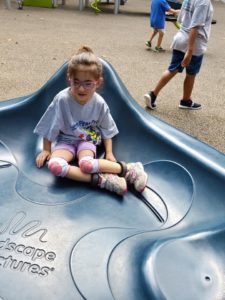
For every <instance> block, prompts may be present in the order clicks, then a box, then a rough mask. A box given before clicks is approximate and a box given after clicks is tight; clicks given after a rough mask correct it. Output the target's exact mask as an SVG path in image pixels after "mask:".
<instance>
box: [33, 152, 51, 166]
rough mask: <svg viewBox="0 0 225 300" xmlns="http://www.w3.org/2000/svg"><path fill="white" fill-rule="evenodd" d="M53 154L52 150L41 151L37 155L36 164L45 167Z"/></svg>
mask: <svg viewBox="0 0 225 300" xmlns="http://www.w3.org/2000/svg"><path fill="white" fill-rule="evenodd" d="M50 156H51V152H50V151H47V150H43V151H41V153H39V154H38V155H37V157H36V165H37V167H38V168H41V167H43V165H44V163H45V161H46V160H49V159H50Z"/></svg>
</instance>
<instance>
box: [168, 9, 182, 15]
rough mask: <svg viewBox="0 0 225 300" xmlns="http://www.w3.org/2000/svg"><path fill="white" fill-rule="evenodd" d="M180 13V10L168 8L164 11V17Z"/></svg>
mask: <svg viewBox="0 0 225 300" xmlns="http://www.w3.org/2000/svg"><path fill="white" fill-rule="evenodd" d="M179 13H180V9H173V8H170V9H169V10H167V11H166V15H178V14H179Z"/></svg>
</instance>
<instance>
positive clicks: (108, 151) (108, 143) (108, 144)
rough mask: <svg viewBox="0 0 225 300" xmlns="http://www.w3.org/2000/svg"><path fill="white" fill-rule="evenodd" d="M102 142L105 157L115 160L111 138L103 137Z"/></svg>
mask: <svg viewBox="0 0 225 300" xmlns="http://www.w3.org/2000/svg"><path fill="white" fill-rule="evenodd" d="M103 143H104V146H105V159H107V160H111V161H116V158H115V156H114V155H113V152H112V139H105V140H103Z"/></svg>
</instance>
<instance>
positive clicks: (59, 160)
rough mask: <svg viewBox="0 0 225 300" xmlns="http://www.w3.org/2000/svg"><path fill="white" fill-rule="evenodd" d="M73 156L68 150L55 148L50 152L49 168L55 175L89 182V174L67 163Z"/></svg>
mask: <svg viewBox="0 0 225 300" xmlns="http://www.w3.org/2000/svg"><path fill="white" fill-rule="evenodd" d="M73 158H74V156H73V154H72V153H71V152H69V151H68V150H64V149H62V150H56V151H54V152H53V153H52V155H51V159H50V160H49V163H48V168H49V170H50V171H51V172H52V173H53V174H54V175H56V176H61V177H67V178H69V179H72V180H76V181H82V182H91V175H90V174H85V173H83V172H81V170H80V168H78V167H75V166H71V165H69V164H68V162H70V161H71V160H72V159H73Z"/></svg>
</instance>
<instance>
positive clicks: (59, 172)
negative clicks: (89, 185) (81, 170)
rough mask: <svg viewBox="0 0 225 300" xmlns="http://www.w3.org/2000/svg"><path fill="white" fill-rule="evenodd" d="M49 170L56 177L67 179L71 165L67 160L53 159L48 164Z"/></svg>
mask: <svg viewBox="0 0 225 300" xmlns="http://www.w3.org/2000/svg"><path fill="white" fill-rule="evenodd" d="M48 169H49V171H50V172H51V173H52V174H54V175H55V176H60V177H65V176H66V174H67V173H68V171H69V165H68V163H67V161H66V160H65V159H63V158H61V157H53V158H51V159H50V160H49V162H48Z"/></svg>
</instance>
